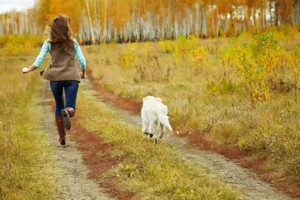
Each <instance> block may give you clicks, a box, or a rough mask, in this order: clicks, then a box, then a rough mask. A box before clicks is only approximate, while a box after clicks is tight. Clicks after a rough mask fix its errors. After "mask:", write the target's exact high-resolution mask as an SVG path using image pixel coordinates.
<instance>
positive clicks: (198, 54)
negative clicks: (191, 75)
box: [193, 47, 208, 69]
mask: <svg viewBox="0 0 300 200" xmlns="http://www.w3.org/2000/svg"><path fill="white" fill-rule="evenodd" d="M193 61H194V64H195V65H194V68H196V69H201V68H204V67H205V66H206V65H207V63H208V53H207V51H206V50H205V49H204V48H203V47H198V48H197V49H196V50H194V52H193Z"/></svg>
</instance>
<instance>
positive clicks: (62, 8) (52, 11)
mask: <svg viewBox="0 0 300 200" xmlns="http://www.w3.org/2000/svg"><path fill="white" fill-rule="evenodd" d="M83 7H84V5H83V4H82V1H81V0H72V1H65V0H51V3H50V8H49V15H48V20H49V21H52V20H53V18H54V17H55V16H57V15H58V14H64V15H68V16H69V17H70V18H71V29H72V31H73V32H74V33H78V32H79V28H80V14H81V11H82V8H83Z"/></svg>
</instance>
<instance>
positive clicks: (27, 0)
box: [0, 0, 35, 14]
mask: <svg viewBox="0 0 300 200" xmlns="http://www.w3.org/2000/svg"><path fill="white" fill-rule="evenodd" d="M34 1H35V0H0V14H1V13H5V12H9V11H11V10H17V11H19V10H25V9H28V8H32V7H33V4H34Z"/></svg>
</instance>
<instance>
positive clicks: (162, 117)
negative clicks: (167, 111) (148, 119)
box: [158, 114, 173, 132]
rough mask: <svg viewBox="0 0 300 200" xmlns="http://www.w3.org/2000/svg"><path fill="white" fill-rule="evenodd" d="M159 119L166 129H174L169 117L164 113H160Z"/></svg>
mask: <svg viewBox="0 0 300 200" xmlns="http://www.w3.org/2000/svg"><path fill="white" fill-rule="evenodd" d="M158 120H159V122H160V123H161V124H162V125H164V127H166V129H168V130H169V131H170V132H172V131H173V129H172V127H171V125H170V122H169V117H168V116H166V115H163V114H159V115H158Z"/></svg>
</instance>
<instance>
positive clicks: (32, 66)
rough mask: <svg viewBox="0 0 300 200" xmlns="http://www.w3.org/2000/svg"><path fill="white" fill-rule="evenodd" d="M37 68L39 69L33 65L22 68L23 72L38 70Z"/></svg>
mask: <svg viewBox="0 0 300 200" xmlns="http://www.w3.org/2000/svg"><path fill="white" fill-rule="evenodd" d="M36 69H37V67H36V66H34V65H31V66H30V67H24V68H23V69H22V72H23V74H27V73H28V72H31V71H33V70H36Z"/></svg>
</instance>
